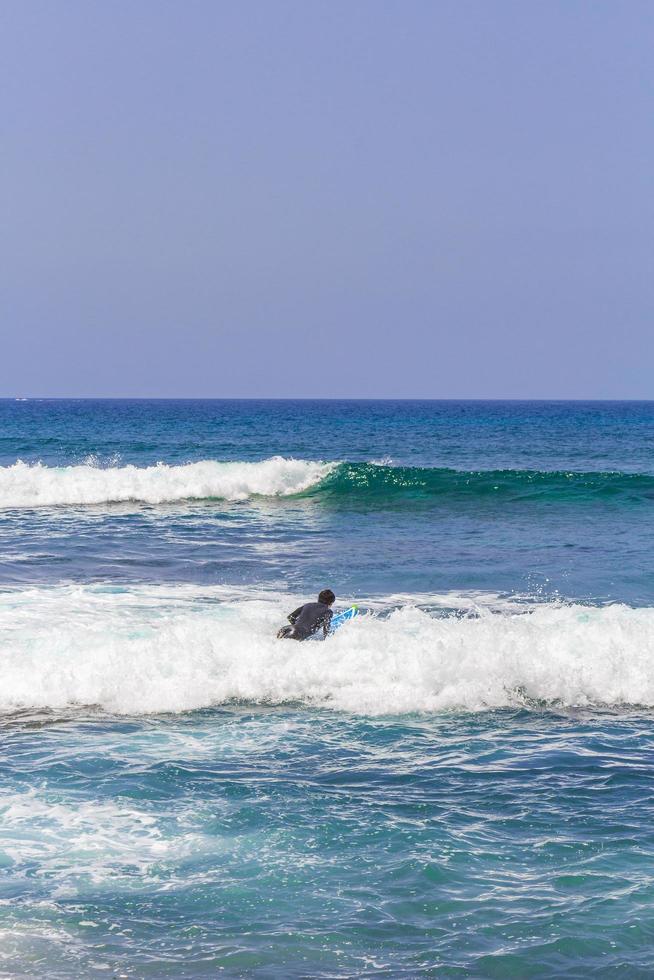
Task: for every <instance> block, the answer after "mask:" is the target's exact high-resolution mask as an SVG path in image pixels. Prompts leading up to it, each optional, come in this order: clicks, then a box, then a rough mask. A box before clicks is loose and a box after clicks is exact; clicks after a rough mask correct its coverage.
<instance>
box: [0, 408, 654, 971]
mask: <svg viewBox="0 0 654 980" xmlns="http://www.w3.org/2000/svg"><path fill="white" fill-rule="evenodd" d="M653 518H654V403H649V402H647V403H637V402H629V403H563V402H556V403H546V402H524V403H520V402H506V403H503V402H391V401H386V402H307V401H304V402H302V401H296V402H291V401H288V402H284V401H278V402H264V401H261V402H258V401H49V400H26V401H0V642H1V644H2V654H1V657H0V751H1V758H0V778H1V780H2V793H1V796H0V809H1V822H0V930H1V935H2V941H1V942H0V976H7V977H32V976H36V975H41V976H44V977H53V978H58V977H61V978H68V977H80V976H84V977H87V976H96V975H97V976H115V977H135V978H140V977H143V978H146V977H148V978H149V977H152V978H159V977H171V978H172V977H189V978H192V977H198V978H201V977H202V978H204V977H214V976H217V975H224V976H229V977H261V978H280V980H281V978H301V977H302V978H304V977H311V978H312V977H324V978H340V977H360V976H361V977H375V976H387V977H401V976H404V977H423V976H424V977H432V976H438V977H501V978H504V977H516V978H524V977H543V978H545V977H580V978H581V977H591V976H593V977H604V976H606V977H624V978H634V977H651V976H652V975H654V951H653V950H654V909H653V905H652V903H653V900H654V829H653V828H654V819H653V818H654V785H653V775H654V770H653V766H652V763H653V760H654V669H653V668H654V601H653V600H652V591H653V587H654V520H653ZM324 587H331V588H333V589H334V591H335V592H336V594H337V597H338V599H337V607H338V608H344V607H345V606H346V605H348V604H350V603H351V602H353V601H355V602H357V603H358V604H359V605H360V606H361V608H362V610H363V613H364V614H363V615H362V616H360V617H359V618H358V619H357V620H355V621H353V622H352V623H350V624H348V625H347V626H345V627H343V628H342V629H341V630H340V631H339V632H338V633H337V634H335V635H334V636H331V637H329V638H328V639H327V640H325V641H317V640H316V641H310V642H308V643H305V644H296V643H291V642H288V641H287V642H284V641H278V640H276V639H275V633H276V630H277V629H278V627H279V626H280V625H282V624H283V623H284V621H285V616H286V614H287V613H288V612H289V611H290V610H291V609H293V608H295V607H296V606H297V605H298V604H299V602H301V601H306V600H308V599H312V598H314V596H315V593H316V592H317V591H318V590H319V589H321V588H324Z"/></svg>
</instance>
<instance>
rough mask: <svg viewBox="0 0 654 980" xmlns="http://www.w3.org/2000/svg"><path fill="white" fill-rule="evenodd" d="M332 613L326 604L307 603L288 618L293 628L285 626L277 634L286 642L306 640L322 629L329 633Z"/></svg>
mask: <svg viewBox="0 0 654 980" xmlns="http://www.w3.org/2000/svg"><path fill="white" fill-rule="evenodd" d="M331 618H332V611H331V609H330V608H329V606H328V605H326V604H325V603H324V602H306V603H305V604H304V605H303V606H300V608H299V609H296V610H295V612H292V613H291V615H290V616H289V617H288V621H289V623H291V624H292V625H291V626H283V627H282V628H281V629H280V631H279V633H278V634H277V636H278V637H280V639H284V640H306V639H307V638H308V637H309V636H313V634H314V633H317V632H318V630H319V629H321V628H322V630H323V632H324V634H325V636H327V634H328V633H329V624H330V622H331Z"/></svg>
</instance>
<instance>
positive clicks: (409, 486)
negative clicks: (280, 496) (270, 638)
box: [306, 463, 654, 501]
mask: <svg viewBox="0 0 654 980" xmlns="http://www.w3.org/2000/svg"><path fill="white" fill-rule="evenodd" d="M352 494H355V495H357V496H361V497H365V498H367V499H370V500H377V501H384V500H388V501H392V500H403V501H409V500H415V501H420V500H429V499H432V500H433V499H440V500H447V499H462V498H465V499H469V500H470V499H472V500H474V499H478V500H484V499H488V498H495V499H497V498H500V499H503V500H509V501H510V500H516V501H518V500H536V499H551V500H595V499H598V498H607V499H610V498H621V499H623V500H644V499H651V500H654V477H652V476H649V475H646V474H640V473H600V472H589V473H576V472H563V471H561V472H555V471H540V470H479V471H466V470H452V469H445V468H422V467H409V466H388V465H383V464H378V463H341V464H340V465H339V466H337V467H335V468H334V469H332V470H331V471H330V472H329V473H328V474H326V475H325V477H324V478H323V479H322V481H321V482H320V484H319V485H317V486H315V485H314V486H313V487H311V488H309V489H308V490H307V491H306V495H319V496H321V497H343V496H345V495H352Z"/></svg>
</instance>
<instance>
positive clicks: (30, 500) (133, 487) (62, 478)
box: [0, 456, 333, 508]
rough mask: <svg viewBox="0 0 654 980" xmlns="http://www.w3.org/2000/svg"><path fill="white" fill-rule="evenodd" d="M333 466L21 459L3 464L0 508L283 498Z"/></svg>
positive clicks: (283, 461) (287, 462)
mask: <svg viewBox="0 0 654 980" xmlns="http://www.w3.org/2000/svg"><path fill="white" fill-rule="evenodd" d="M332 466H333V464H329V463H315V462H311V461H307V460H302V459H283V458H282V457H281V456H274V457H273V458H272V459H266V460H263V461H262V462H260V463H244V462H236V463H219V462H215V461H213V460H202V461H200V462H197V463H186V464H183V465H177V466H173V465H167V464H166V463H158V464H157V465H156V466H142V467H141V466H108V467H99V466H97V465H94V464H93V463H90V462H89V463H84V464H82V465H78V466H60V467H54V466H44V465H43V464H42V463H34V464H31V465H30V464H27V463H23V462H21V461H18V462H17V463H14V465H13V466H4V467H0V507H4V508H20V507H53V506H58V505H70V506H75V505H80V504H110V503H127V502H138V503H147V504H164V503H174V502H175V501H181V500H210V499H221V500H247V499H248V497H252V496H265V497H284V496H288V495H289V494H297V493H301V492H302V491H303V490H306V489H307V488H308V487H310V486H311V485H312V484H315V483H317V482H319V481H320V480H321V479H322V478H323V477H325V476H326V475H327V474H328V473H329V471H330V469H331V468H332Z"/></svg>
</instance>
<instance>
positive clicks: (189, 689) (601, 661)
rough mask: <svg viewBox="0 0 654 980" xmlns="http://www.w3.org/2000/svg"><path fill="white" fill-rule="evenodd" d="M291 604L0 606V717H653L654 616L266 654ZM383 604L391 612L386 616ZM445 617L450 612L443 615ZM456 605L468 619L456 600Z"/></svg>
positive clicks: (412, 619)
mask: <svg viewBox="0 0 654 980" xmlns="http://www.w3.org/2000/svg"><path fill="white" fill-rule="evenodd" d="M296 600H297V597H290V596H285V597H281V596H277V597H265V596H259V597H257V596H255V595H251V596H247V595H242V596H241V597H232V598H226V597H225V596H224V595H223V594H222V593H221V592H220V590H217V589H206V590H205V591H204V592H202V593H198V592H197V590H195V589H194V587H188V589H185V588H183V587H177V588H176V589H175V590H172V591H168V592H167V591H166V590H164V589H163V588H155V587H150V588H145V587H143V588H141V589H132V590H129V591H127V590H123V591H120V590H117V589H110V588H99V587H96V588H93V587H89V586H86V587H75V588H72V587H57V588H52V589H47V588H44V589H31V590H23V591H22V592H20V593H18V592H16V593H5V594H4V595H2V596H1V597H0V633H1V635H2V648H3V656H2V659H1V661H0V710H1V711H3V712H13V711H16V710H22V709H51V710H53V711H63V710H67V709H70V708H71V707H74V706H80V705H87V706H88V705H93V706H99V707H101V708H102V709H104V710H106V711H109V712H114V713H118V714H132V715H139V714H148V713H157V712H182V711H188V710H191V709H197V708H204V707H209V706H214V705H225V704H229V703H233V702H246V703H252V704H269V705H282V704H294V703H299V704H303V705H310V706H318V707H321V708H327V709H333V710H337V711H346V712H353V713H359V714H364V715H381V714H403V713H413V712H439V711H443V710H461V711H481V710H487V709H492V708H501V707H510V706H517V705H520V706H527V707H529V706H533V705H539V706H540V705H543V704H545V705H558V706H569V707H572V706H597V707H599V706H612V707H619V706H625V705H641V706H648V707H654V672H653V671H652V669H651V665H652V656H653V654H654V609H652V608H640V609H632V608H629V607H627V606H622V605H614V606H608V607H603V608H600V607H590V606H580V605H560V606H552V605H545V604H544V605H539V606H535V607H533V608H531V611H525V609H524V608H522V609H521V608H520V607H519V606H517V605H514V606H511V604H509V606H508V607H505V608H504V609H503V610H502V611H496V608H501V607H496V608H494V607H493V606H492V604H491V605H489V606H484V604H482V603H479V602H477V603H475V607H476V614H475V615H474V616H471V615H461V613H458V614H454V613H451V612H450V613H443V611H441V612H440V613H436V614H435V613H434V611H433V610H434V609H435V607H436V606H437V605H438V601H434V602H432V612H429V611H427V610H426V609H424V608H422V609H421V608H418V607H417V606H415V605H404V606H401V607H399V608H395V609H394V610H389V608H388V607H387V606H386V608H385V609H384V602H380V603H378V609H380V610H383V611H380V612H377V613H375V614H374V615H373V614H371V615H364V616H361V617H360V618H359V619H358V620H354V621H352V622H351V623H349V624H348V625H346V626H344V627H343V628H342V629H341V630H339V631H338V633H336V634H335V635H334V636H332V637H330V638H328V640H327V641H326V642H324V643H320V642H310V643H304V644H299V643H291V642H288V641H287V642H283V641H279V640H276V639H275V638H274V636H275V631H276V629H277V628H278V627H279V625H280V624H281V623H282V622H283V621H284V616H285V614H286V613H287V612H288V610H289V609H290V608H292V607H293V604H294V602H295V601H296ZM386 601H387V600H386ZM441 602H442V603H443V604H445V603H447V604H449V606H450V607H453V606H456V605H457V604H459V601H458V599H457V597H446V600H443V599H441ZM460 605H461V606H462V607H463V606H465V600H462V601H461V603H460Z"/></svg>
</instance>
